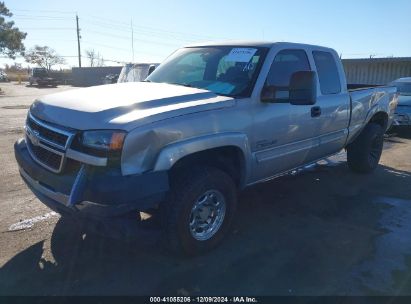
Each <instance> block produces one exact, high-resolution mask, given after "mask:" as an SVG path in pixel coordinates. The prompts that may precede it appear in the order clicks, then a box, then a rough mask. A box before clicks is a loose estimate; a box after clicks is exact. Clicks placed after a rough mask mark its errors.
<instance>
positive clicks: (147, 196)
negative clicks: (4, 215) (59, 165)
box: [14, 139, 169, 220]
mask: <svg viewBox="0 0 411 304" xmlns="http://www.w3.org/2000/svg"><path fill="white" fill-rule="evenodd" d="M14 152H15V157H16V160H17V163H18V165H19V171H20V174H21V176H22V178H23V180H24V181H25V182H26V184H27V185H28V186H29V188H30V189H31V190H32V191H33V193H34V194H35V195H36V196H37V197H38V198H39V199H40V201H42V202H43V203H44V204H46V205H47V206H48V207H49V208H51V209H52V210H54V211H56V212H58V213H60V214H62V215H73V216H75V217H78V218H94V219H105V220H107V219H110V218H114V217H116V218H118V217H119V216H121V215H125V214H129V213H130V212H133V211H136V212H137V211H146V210H148V209H151V208H155V207H157V206H158V204H159V203H160V202H162V201H163V200H164V198H165V195H166V193H167V191H168V190H169V184H168V175H167V172H150V173H145V174H141V175H132V176H123V175H122V174H121V171H120V169H114V168H111V169H109V168H108V167H95V166H91V165H86V164H81V163H78V166H77V167H76V168H75V169H74V170H71V171H69V172H66V173H64V172H62V173H53V172H50V171H49V170H47V169H45V168H44V167H43V166H40V165H39V164H38V163H37V162H35V161H34V160H33V158H32V157H31V156H30V154H29V151H28V149H27V145H26V142H25V139H20V140H18V141H17V142H16V143H15V145H14Z"/></svg>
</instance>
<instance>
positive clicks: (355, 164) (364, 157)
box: [347, 123, 384, 173]
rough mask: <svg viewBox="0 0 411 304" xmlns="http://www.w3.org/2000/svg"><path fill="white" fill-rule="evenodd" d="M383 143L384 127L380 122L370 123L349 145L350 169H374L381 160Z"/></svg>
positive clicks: (357, 170)
mask: <svg viewBox="0 0 411 304" xmlns="http://www.w3.org/2000/svg"><path fill="white" fill-rule="evenodd" d="M383 144H384V130H383V128H382V127H381V126H380V125H379V124H376V123H369V124H368V125H367V126H365V128H364V130H363V131H362V132H361V134H360V135H359V136H358V137H357V138H356V139H355V140H354V142H352V143H351V144H349V145H348V147H347V161H348V166H349V167H350V169H351V170H353V171H354V172H357V173H370V172H372V171H374V170H375V168H377V166H378V162H379V161H380V157H381V153H382V149H383Z"/></svg>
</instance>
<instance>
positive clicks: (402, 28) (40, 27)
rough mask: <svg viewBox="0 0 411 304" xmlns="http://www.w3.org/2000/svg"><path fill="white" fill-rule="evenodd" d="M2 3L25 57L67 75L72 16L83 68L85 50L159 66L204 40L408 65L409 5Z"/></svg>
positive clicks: (73, 50) (347, 0) (356, 1)
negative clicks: (314, 48)
mask: <svg viewBox="0 0 411 304" xmlns="http://www.w3.org/2000/svg"><path fill="white" fill-rule="evenodd" d="M3 1H4V2H5V4H6V6H7V7H8V8H9V10H10V11H11V12H12V13H13V14H14V16H13V17H12V18H11V20H14V21H15V23H16V26H18V27H19V28H20V29H21V30H23V31H25V32H27V33H28V35H27V38H26V39H25V41H24V44H25V46H26V49H30V48H31V47H33V46H34V45H42V46H44V45H47V46H49V47H51V48H53V49H55V50H56V51H57V53H58V54H59V55H61V56H64V58H65V60H66V66H68V67H72V66H78V57H77V55H78V53H77V36H76V21H75V16H76V14H78V17H79V25H80V33H81V41H80V43H81V54H82V65H83V66H88V65H89V62H88V60H87V59H86V58H85V57H84V55H85V51H86V50H90V49H94V50H95V51H96V52H98V53H100V55H101V56H102V57H103V58H104V59H105V65H119V64H122V63H125V62H161V61H162V60H164V59H165V58H166V57H167V56H168V55H169V54H170V53H171V52H173V51H174V50H175V49H177V48H179V47H182V46H184V45H187V44H190V43H195V42H200V41H210V40H213V41H215V40H217V41H224V40H264V41H288V42H300V43H310V44H318V45H323V46H328V47H332V48H334V49H336V50H337V52H338V53H339V54H341V55H342V58H362V57H370V56H374V57H388V56H395V57H397V56H398V57H411V22H409V20H410V18H409V16H410V15H409V14H410V12H411V1H409V0H390V1H384V0H381V1H380V0H374V1H371V0H344V1H333V0H328V1H326V0H306V1H304V0H287V1H284V0H281V1H277V0H271V1H270V0H259V1H257V0H254V1H251V0H249V1H245V0H236V1H234V0H226V1H222V0H220V1H215V0H207V1H189V0H173V1H170V0H168V1H167V0H143V1H138V0H134V1H133V0H116V1H102V0H92V1H89V0H82V1H79V0H70V1H55V0H36V1H32V0H3ZM131 24H132V25H133V31H132V30H131V28H132V26H131ZM132 32H133V36H134V55H133V52H132V39H131V37H132ZM16 62H19V63H23V66H26V65H27V63H24V59H23V58H17V59H16ZM5 63H8V64H10V63H13V60H9V59H5V58H0V67H2V66H3V65H4V64H5Z"/></svg>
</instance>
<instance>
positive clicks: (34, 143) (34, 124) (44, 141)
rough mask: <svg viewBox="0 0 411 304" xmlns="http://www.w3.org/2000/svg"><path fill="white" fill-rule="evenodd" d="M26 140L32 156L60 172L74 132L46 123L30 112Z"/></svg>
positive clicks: (51, 169)
mask: <svg viewBox="0 0 411 304" xmlns="http://www.w3.org/2000/svg"><path fill="white" fill-rule="evenodd" d="M25 130H26V142H27V148H28V150H29V152H30V155H31V157H32V158H33V159H34V160H35V161H36V162H37V163H38V164H40V165H41V166H43V167H45V168H47V169H48V170H50V171H52V172H55V173H59V172H61V171H62V169H63V166H64V163H65V151H66V150H67V148H68V146H69V145H70V143H71V140H72V138H73V135H74V133H72V132H69V131H66V130H63V129H60V128H58V127H55V126H52V125H49V124H47V123H44V122H42V121H40V120H38V119H37V118H35V117H33V116H32V115H31V113H29V115H28V117H27V121H26V126H25Z"/></svg>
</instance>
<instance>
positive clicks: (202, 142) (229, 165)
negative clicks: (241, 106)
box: [154, 133, 250, 188]
mask: <svg viewBox="0 0 411 304" xmlns="http://www.w3.org/2000/svg"><path fill="white" fill-rule="evenodd" d="M193 165H208V166H214V167H217V168H219V169H221V170H223V171H225V172H226V173H227V174H229V175H230V176H231V177H232V178H233V180H234V181H235V183H236V185H237V187H239V188H242V187H244V185H245V184H246V180H247V178H248V176H249V174H250V167H249V166H250V152H249V145H248V139H247V137H246V136H245V135H244V134H238V133H228V134H227V133H226V134H217V135H209V136H202V137H199V138H195V139H190V140H186V141H184V142H178V143H174V144H171V145H169V146H167V147H165V148H164V149H163V150H162V151H161V152H160V154H159V156H158V158H157V161H156V163H155V166H154V171H170V173H171V174H174V173H175V172H176V171H177V170H178V169H181V168H182V167H189V166H193Z"/></svg>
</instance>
